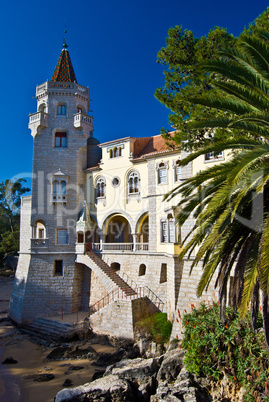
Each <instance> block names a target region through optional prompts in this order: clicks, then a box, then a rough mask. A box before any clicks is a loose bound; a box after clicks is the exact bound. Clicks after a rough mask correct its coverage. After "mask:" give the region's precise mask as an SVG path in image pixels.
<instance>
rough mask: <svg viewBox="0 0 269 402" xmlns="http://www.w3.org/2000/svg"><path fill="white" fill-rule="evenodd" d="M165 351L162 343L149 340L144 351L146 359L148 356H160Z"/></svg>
mask: <svg viewBox="0 0 269 402" xmlns="http://www.w3.org/2000/svg"><path fill="white" fill-rule="evenodd" d="M164 353H165V348H164V346H163V345H161V344H159V343H156V342H153V341H152V342H150V343H149V344H148V348H147V350H146V352H145V356H146V358H147V359H149V358H150V357H158V356H161V355H163V354H164Z"/></svg>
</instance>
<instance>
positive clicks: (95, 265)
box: [77, 249, 136, 296]
mask: <svg viewBox="0 0 269 402" xmlns="http://www.w3.org/2000/svg"><path fill="white" fill-rule="evenodd" d="M77 262H82V263H83V264H85V265H87V266H88V267H89V268H90V269H92V270H93V271H94V272H95V273H96V274H97V275H98V276H99V277H100V279H101V280H102V282H103V283H104V284H105V285H106V286H107V289H108V291H111V290H112V289H115V285H116V286H117V288H118V289H119V290H121V291H123V292H124V293H125V295H126V296H133V295H136V290H135V289H134V288H133V287H132V286H131V285H130V284H128V283H127V281H125V280H124V279H122V278H121V277H120V276H119V275H118V274H117V273H116V272H115V271H113V269H111V267H110V266H109V265H108V264H107V263H106V262H105V261H104V260H102V259H101V258H100V257H99V256H98V255H97V254H96V253H94V252H93V251H92V250H91V249H87V252H86V254H84V255H77ZM131 282H132V280H130V283H131Z"/></svg>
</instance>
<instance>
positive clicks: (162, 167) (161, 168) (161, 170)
mask: <svg viewBox="0 0 269 402" xmlns="http://www.w3.org/2000/svg"><path fill="white" fill-rule="evenodd" d="M167 169H168V162H165V163H164V162H161V163H158V164H157V166H156V170H157V175H158V184H167V183H168V179H167Z"/></svg>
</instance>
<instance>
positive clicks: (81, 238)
mask: <svg viewBox="0 0 269 402" xmlns="http://www.w3.org/2000/svg"><path fill="white" fill-rule="evenodd" d="M77 242H78V243H84V233H83V232H78V233H77Z"/></svg>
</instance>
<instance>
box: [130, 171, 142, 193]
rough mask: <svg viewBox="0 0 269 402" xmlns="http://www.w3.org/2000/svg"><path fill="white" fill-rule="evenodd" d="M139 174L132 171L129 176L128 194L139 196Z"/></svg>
mask: <svg viewBox="0 0 269 402" xmlns="http://www.w3.org/2000/svg"><path fill="white" fill-rule="evenodd" d="M139 187H140V186H139V174H138V172H136V171H132V172H131V173H129V175H128V194H139V192H140V188H139Z"/></svg>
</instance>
